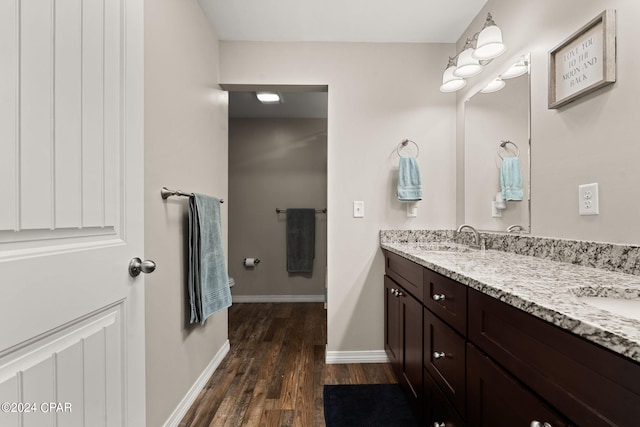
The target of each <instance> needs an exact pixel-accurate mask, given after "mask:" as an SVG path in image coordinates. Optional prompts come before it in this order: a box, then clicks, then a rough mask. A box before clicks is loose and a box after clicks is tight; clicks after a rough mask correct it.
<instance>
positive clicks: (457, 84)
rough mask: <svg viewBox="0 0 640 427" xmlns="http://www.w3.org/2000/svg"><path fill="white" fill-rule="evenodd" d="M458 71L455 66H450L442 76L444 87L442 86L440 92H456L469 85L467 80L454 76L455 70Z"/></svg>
mask: <svg viewBox="0 0 640 427" xmlns="http://www.w3.org/2000/svg"><path fill="white" fill-rule="evenodd" d="M455 69H456V66H455V65H452V66H450V67H449V68H447V69H446V70H444V73H443V74H442V85H441V86H440V92H455V91H457V90H460V89H462V88H463V87H465V86H466V85H467V81H466V80H465V79H461V78H460V77H456V76H454V75H453V70H455Z"/></svg>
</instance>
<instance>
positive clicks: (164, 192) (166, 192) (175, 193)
mask: <svg viewBox="0 0 640 427" xmlns="http://www.w3.org/2000/svg"><path fill="white" fill-rule="evenodd" d="M160 196H162V199H163V200H167V199H168V198H169V197H171V196H179V197H191V196H193V193H185V192H183V191H182V190H169V189H168V188H167V187H162V189H161V190H160ZM220 203H224V200H222V199H220Z"/></svg>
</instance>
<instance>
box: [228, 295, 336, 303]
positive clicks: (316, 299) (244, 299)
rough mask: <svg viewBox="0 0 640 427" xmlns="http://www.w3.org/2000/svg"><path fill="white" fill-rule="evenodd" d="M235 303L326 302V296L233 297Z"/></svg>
mask: <svg viewBox="0 0 640 427" xmlns="http://www.w3.org/2000/svg"><path fill="white" fill-rule="evenodd" d="M231 298H232V301H233V302H234V303H242V302H324V295H232V296H231Z"/></svg>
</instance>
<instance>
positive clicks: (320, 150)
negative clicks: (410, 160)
mask: <svg viewBox="0 0 640 427" xmlns="http://www.w3.org/2000/svg"><path fill="white" fill-rule="evenodd" d="M285 98H286V94H285ZM285 102H286V99H285ZM326 205H327V120H326V119H230V120H229V274H230V275H231V277H233V278H234V279H235V281H236V285H235V286H234V287H233V288H232V293H233V296H234V298H236V297H238V296H244V297H246V296H248V295H250V296H276V295H281V296H282V295H287V296H289V295H306V296H309V295H313V296H323V295H324V291H325V276H326V265H327V215H325V214H318V215H316V246H315V250H316V251H315V254H316V256H315V259H314V264H313V273H312V274H293V275H289V274H288V273H287V269H286V254H287V252H286V239H285V237H286V234H285V229H286V214H277V213H276V212H275V209H276V208H283V209H284V208H302V207H309V208H324V207H326ZM245 257H252V258H260V264H258V266H257V267H255V268H246V267H244V266H243V265H242V260H243V259H244V258H245Z"/></svg>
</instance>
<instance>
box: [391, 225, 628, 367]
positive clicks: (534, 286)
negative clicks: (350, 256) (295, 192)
mask: <svg viewBox="0 0 640 427" xmlns="http://www.w3.org/2000/svg"><path fill="white" fill-rule="evenodd" d="M395 233H396V234H394V232H389V231H382V232H381V235H380V246H381V247H382V248H383V249H386V250H388V251H391V252H393V253H396V254H398V255H400V256H403V257H405V258H407V259H410V260H412V261H414V262H416V263H418V264H420V265H423V266H425V267H427V268H429V269H431V270H434V271H436V272H438V273H440V274H442V275H444V276H447V277H450V278H451V279H454V280H456V281H458V282H460V283H462V284H465V285H467V286H469V287H470V288H473V289H477V290H478V291H480V292H483V293H485V294H487V295H490V296H492V297H494V298H497V299H499V300H501V301H504V302H505V303H507V304H509V305H511V306H514V307H516V308H519V309H521V310H523V311H526V312H527V313H530V314H532V315H534V316H536V317H539V318H541V319H543V320H546V321H548V322H550V323H553V324H554V325H557V326H559V327H561V328H563V329H565V330H568V331H570V332H573V333H574V334H576V335H579V336H581V337H584V338H586V339H587V340H590V341H592V342H594V343H597V344H600V345H601V346H603V347H606V348H608V349H610V350H612V351H614V352H616V353H618V354H621V355H623V356H626V357H628V358H630V359H632V360H635V361H636V362H640V320H635V319H632V318H627V317H624V316H622V315H617V314H613V313H612V312H609V311H605V310H602V309H599V308H596V307H594V306H591V305H588V304H586V303H584V302H581V301H579V300H578V297H581V296H608V297H616V298H623V299H638V298H640V276H637V275H632V274H627V273H621V272H618V271H610V270H606V269H602V268H594V267H585V266H583V265H577V264H571V263H567V262H559V261H555V260H550V259H545V258H541V257H537V256H526V255H519V254H517V253H513V252H505V251H502V250H494V249H489V250H485V251H480V250H469V249H468V248H467V247H466V246H465V245H460V244H454V243H452V242H451V238H452V237H453V232H451V231H434V232H428V233H426V235H423V236H422V237H420V238H418V239H402V238H397V237H398V234H397V232H395ZM407 240H413V241H407ZM438 242H439V244H438Z"/></svg>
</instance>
